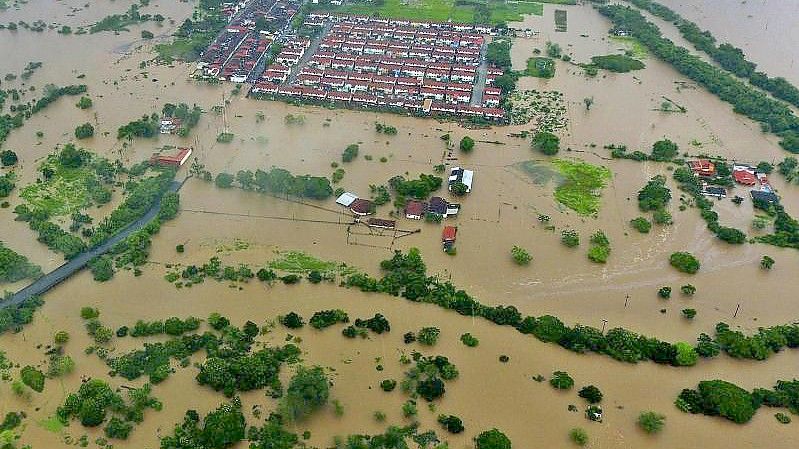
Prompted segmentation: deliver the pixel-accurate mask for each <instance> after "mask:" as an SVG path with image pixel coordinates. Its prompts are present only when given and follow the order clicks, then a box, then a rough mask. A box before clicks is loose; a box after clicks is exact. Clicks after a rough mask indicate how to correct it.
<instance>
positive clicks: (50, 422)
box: [37, 415, 64, 433]
mask: <svg viewBox="0 0 799 449" xmlns="http://www.w3.org/2000/svg"><path fill="white" fill-rule="evenodd" d="M37 424H39V426H41V427H42V428H43V429H44V430H46V431H48V432H53V433H61V431H62V430H64V424H62V423H61V420H60V419H58V417H57V416H55V415H54V416H51V417H49V418H45V419H42V420H40V421H38V422H37Z"/></svg>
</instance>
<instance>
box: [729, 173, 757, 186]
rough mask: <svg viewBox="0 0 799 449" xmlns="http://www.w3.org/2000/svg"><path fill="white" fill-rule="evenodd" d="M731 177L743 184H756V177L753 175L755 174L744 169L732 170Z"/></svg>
mask: <svg viewBox="0 0 799 449" xmlns="http://www.w3.org/2000/svg"><path fill="white" fill-rule="evenodd" d="M732 177H733V178H734V179H735V182H737V183H738V184H743V185H745V186H753V185H755V184H757V177H755V174H754V173H751V172H748V171H746V170H734V171H733V172H732Z"/></svg>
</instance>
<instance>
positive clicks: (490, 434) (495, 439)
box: [474, 429, 511, 449]
mask: <svg viewBox="0 0 799 449" xmlns="http://www.w3.org/2000/svg"><path fill="white" fill-rule="evenodd" d="M474 443H475V446H476V448H477V449H511V442H510V439H509V438H508V437H507V436H506V435H505V434H504V433H502V432H500V431H499V430H497V429H491V430H487V431H485V432H483V433H481V434H480V435H477V436H476V437H475V438H474Z"/></svg>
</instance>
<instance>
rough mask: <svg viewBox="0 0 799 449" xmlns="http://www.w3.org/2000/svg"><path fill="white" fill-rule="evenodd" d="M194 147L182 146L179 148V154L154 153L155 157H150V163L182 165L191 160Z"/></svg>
mask: <svg viewBox="0 0 799 449" xmlns="http://www.w3.org/2000/svg"><path fill="white" fill-rule="evenodd" d="M191 153H192V149H191V148H180V149H178V152H177V154H172V155H168V154H154V155H153V157H151V158H150V163H152V164H156V165H169V166H172V167H180V166H182V165H183V164H185V163H186V161H188V160H189V156H191Z"/></svg>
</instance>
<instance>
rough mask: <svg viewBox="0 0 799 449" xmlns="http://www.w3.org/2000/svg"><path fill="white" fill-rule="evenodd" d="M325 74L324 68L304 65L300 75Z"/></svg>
mask: <svg viewBox="0 0 799 449" xmlns="http://www.w3.org/2000/svg"><path fill="white" fill-rule="evenodd" d="M324 74H325V72H324V70H319V69H315V68H312V67H303V68H302V70H300V75H308V76H322V75H324Z"/></svg>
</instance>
